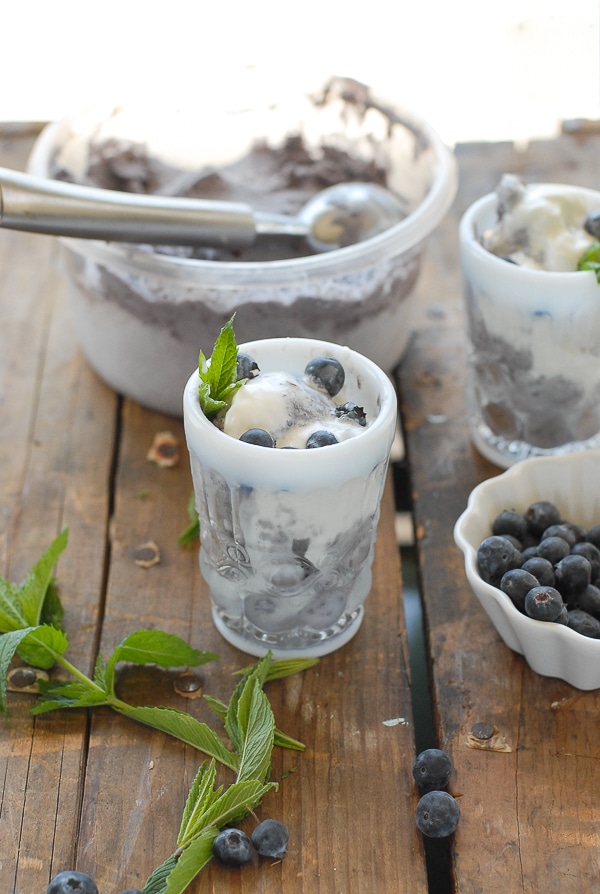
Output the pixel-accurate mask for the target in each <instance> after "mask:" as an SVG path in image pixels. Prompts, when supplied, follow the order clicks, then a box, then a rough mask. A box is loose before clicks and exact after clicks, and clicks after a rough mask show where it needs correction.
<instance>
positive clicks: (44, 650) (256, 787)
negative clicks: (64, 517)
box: [0, 529, 317, 894]
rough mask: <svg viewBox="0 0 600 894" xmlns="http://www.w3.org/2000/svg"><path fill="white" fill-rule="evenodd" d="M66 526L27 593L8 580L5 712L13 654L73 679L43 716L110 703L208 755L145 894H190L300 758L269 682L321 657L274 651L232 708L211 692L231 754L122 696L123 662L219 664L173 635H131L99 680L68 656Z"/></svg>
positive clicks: (194, 724) (0, 599) (101, 666)
mask: <svg viewBox="0 0 600 894" xmlns="http://www.w3.org/2000/svg"><path fill="white" fill-rule="evenodd" d="M67 539H68V531H67V530H66V529H65V530H64V531H63V532H62V533H61V534H59V536H58V537H57V538H56V539H55V540H54V541H53V542H52V543H51V544H50V546H49V547H48V549H47V550H46V551H45V553H44V554H43V555H42V557H41V558H40V559H39V560H38V562H37V563H36V564H35V565H34V566H33V568H32V569H31V571H30V573H29V574H28V575H27V577H26V579H25V581H24V583H23V584H21V585H20V586H17V585H16V584H13V583H10V582H9V581H7V580H5V579H4V578H2V577H0V633H1V634H3V635H2V636H0V712H1V713H4V714H6V713H7V711H8V706H7V695H6V694H7V673H8V669H9V665H10V664H11V662H12V660H13V658H14V656H15V655H16V654H17V655H19V656H20V657H21V658H22V659H23V660H24V661H27V662H28V663H30V664H32V665H33V666H35V667H39V668H44V669H50V668H52V667H53V666H54V665H55V664H56V665H58V666H60V667H61V668H62V669H63V670H65V671H67V672H68V673H69V675H70V679H67V680H64V679H53V680H50V681H48V682H43V681H40V682H39V683H38V686H39V689H40V693H41V695H40V697H39V699H38V701H37V702H36V703H35V704H34V705H33V707H32V709H31V711H32V713H33V714H35V715H39V714H44V713H46V712H48V711H53V710H57V709H61V708H93V707H97V706H101V705H102V706H107V707H110V708H112V709H113V710H114V711H116V712H117V713H119V714H122V715H124V716H126V717H129V718H130V719H131V720H134V721H137V722H139V723H142V724H145V725H147V726H150V727H152V728H154V729H158V730H161V731H162V732H164V733H167V734H169V735H172V736H174V737H175V738H177V739H179V740H181V741H182V742H185V743H186V744H188V745H191V746H192V747H194V748H196V749H197V750H198V751H201V752H203V753H204V754H206V755H207V756H208V757H209V758H210V760H209V761H204V762H203V763H202V764H201V765H200V768H199V770H198V773H197V775H196V778H195V780H194V782H193V784H192V787H191V789H190V792H189V794H188V798H187V801H186V805H185V808H184V811H183V816H182V820H181V824H180V830H179V834H178V836H177V840H176V847H175V850H174V851H173V853H172V854H171V856H170V857H168V858H167V859H166V860H165V861H164V863H162V864H161V865H160V866H159V867H157V869H155V870H154V872H153V873H152V874H151V876H150V877H149V878H148V880H147V882H146V884H145V886H144V888H143V894H183V892H184V891H185V890H186V889H187V887H188V885H189V884H190V882H191V881H192V880H193V879H194V878H195V877H196V876H197V875H198V873H199V872H200V871H201V870H202V869H203V868H204V866H206V864H207V863H208V862H209V861H210V860H211V858H212V844H213V841H214V839H215V837H216V835H217V834H218V832H219V830H220V829H222V828H223V827H224V826H226V825H229V824H231V823H236V822H239V821H240V820H241V819H243V818H244V816H246V815H247V814H248V813H249V812H250V811H251V810H253V809H254V808H255V807H256V806H258V804H259V803H260V801H261V800H262V798H263V796H264V795H265V794H267V793H268V792H269V791H271V790H272V789H277V788H278V784H277V783H276V782H271V781H270V779H269V777H270V773H271V756H272V751H273V748H274V747H275V746H276V745H279V746H281V747H284V748H292V749H295V750H298V751H301V750H303V749H304V745H303V744H302V743H301V742H298V741H297V740H296V739H293V738H291V737H290V736H287V735H286V734H285V733H282V732H281V731H280V730H278V729H277V727H276V725H275V718H274V716H273V711H272V709H271V705H270V703H269V700H268V698H267V696H266V695H265V693H264V691H263V687H264V685H265V683H267V682H269V681H272V680H277V679H280V678H282V677H287V676H289V675H290V674H293V673H298V672H300V671H302V670H305V669H306V668H308V667H311V666H312V665H314V664H316V663H317V659H312V658H308V659H285V660H280V661H275V660H273V658H272V655H271V654H270V653H269V654H267V655H266V656H265V657H264V658H261V659H260V660H259V661H258V662H257V663H256V664H254V665H252V666H251V667H248V668H245V669H243V670H241V671H240V672H239V673H240V674H242V677H241V679H240V681H239V682H238V683H237V685H236V686H235V688H234V691H233V694H232V696H231V698H230V700H229V703H228V704H225V703H224V702H222V701H220V700H219V699H216V698H213V697H212V696H208V695H205V696H204V698H205V700H206V703H207V705H208V706H209V707H210V708H211V709H212V710H213V711H214V713H215V714H216V715H217V717H218V718H219V719H220V720H221V721H222V723H223V726H224V727H225V732H226V734H227V737H228V740H229V742H230V743H231V746H232V747H231V749H230V748H228V747H227V745H226V744H225V743H224V742H223V740H222V739H221V737H220V736H219V735H218V734H217V733H216V732H215V731H214V730H212V729H211V728H210V727H209V726H208V724H206V723H202V722H200V721H198V720H196V719H195V718H194V717H192V716H190V715H189V714H186V713H183V712H181V711H177V710H176V709H172V708H164V707H155V706H147V707H145V706H137V705H130V704H128V703H127V702H124V701H123V700H122V699H120V698H118V696H117V695H116V692H115V686H116V682H117V673H118V667H117V666H118V665H119V664H120V663H122V662H127V663H129V664H138V665H142V664H154V665H157V666H159V667H162V668H170V667H180V666H197V665H199V664H203V663H205V662H206V661H211V660H212V659H214V658H216V657H218V656H216V655H215V654H213V653H211V652H203V651H200V650H198V649H193V648H192V647H191V646H189V645H188V644H187V643H186V642H184V641H183V640H181V639H180V638H179V637H178V636H176V635H174V634H169V633H164V632H162V631H159V630H137V631H135V632H134V633H131V634H130V635H129V636H127V637H126V638H125V639H124V640H123V642H122V643H120V644H119V645H118V646H117V647H116V649H115V650H114V651H113V653H112V655H110V657H109V658H108V659H107V660H104V658H103V657H102V656H101V655H100V656H98V658H97V660H96V664H95V667H94V672H93V677H92V678H90V677H88V676H86V675H85V674H84V673H82V672H81V671H80V670H78V668H76V667H75V666H74V665H73V664H72V663H71V662H70V661H69V660H68V659H67V658H65V652H66V650H67V648H68V639H67V635H66V633H65V632H64V630H62V628H61V627H60V623H61V621H62V614H63V613H62V606H61V604H60V600H59V598H58V594H57V591H56V589H55V586H54V578H53V576H52V571H53V568H54V565H55V564H56V561H57V560H58V557H59V556H60V554H61V553H62V551H63V550H64V549H65V547H66V545H67ZM217 763H220V764H222V765H223V766H224V767H226V768H227V769H229V770H231V771H233V772H234V773H235V781H234V782H232V783H231V784H230V785H229V786H224V785H217V781H216V764H217Z"/></svg>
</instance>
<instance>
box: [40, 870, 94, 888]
mask: <svg viewBox="0 0 600 894" xmlns="http://www.w3.org/2000/svg"><path fill="white" fill-rule="evenodd" d="M46 894H98V886H97V885H96V882H95V881H94V879H93V878H91V877H90V876H89V875H85V873H83V872H75V871H74V870H72V869H67V870H65V871H64V872H59V873H58V875H55V876H54V878H53V879H52V881H51V882H50V884H49V885H48V887H47V888H46Z"/></svg>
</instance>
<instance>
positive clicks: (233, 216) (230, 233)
mask: <svg viewBox="0 0 600 894" xmlns="http://www.w3.org/2000/svg"><path fill="white" fill-rule="evenodd" d="M0 227H4V228H8V229H12V230H23V231H25V232H30V233H46V234H49V235H54V236H73V237H76V238H78V239H103V240H107V241H120V242H143V243H148V244H162V245H203V246H214V247H218V248H223V247H228V248H245V247H247V246H249V245H252V243H253V242H254V240H255V238H256V235H257V233H259V232H260V233H271V234H279V235H299V236H302V235H305V234H306V229H305V228H302V227H301V226H299V224H298V222H297V221H296V222H295V221H294V219H293V218H286V217H284V216H282V215H276V214H272V215H271V214H264V213H258V212H254V211H253V210H252V208H250V207H249V206H248V205H244V204H242V203H234V202H217V201H212V200H208V199H187V198H174V197H167V196H155V195H138V194H137V193H125V192H117V191H116V190H109V189H97V188H95V187H88V186H79V185H76V184H73V183H66V182H64V181H60V180H50V179H45V178H42V177H32V176H30V175H29V174H22V173H21V172H19V171H13V170H9V169H7V168H0Z"/></svg>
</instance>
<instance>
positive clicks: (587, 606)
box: [575, 584, 600, 620]
mask: <svg viewBox="0 0 600 894" xmlns="http://www.w3.org/2000/svg"><path fill="white" fill-rule="evenodd" d="M575 601H576V608H581V609H583V611H585V612H587V613H588V614H589V615H593V616H594V617H595V618H598V620H600V588H598V587H595V586H594V584H589V586H587V587H586V588H585V590H582V592H581V593H578V594H577V599H576V600H575Z"/></svg>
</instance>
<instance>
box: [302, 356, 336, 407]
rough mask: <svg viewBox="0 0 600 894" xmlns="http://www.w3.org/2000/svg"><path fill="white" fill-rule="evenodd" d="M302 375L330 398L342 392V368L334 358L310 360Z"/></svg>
mask: <svg viewBox="0 0 600 894" xmlns="http://www.w3.org/2000/svg"><path fill="white" fill-rule="evenodd" d="M304 375H305V376H306V377H307V378H308V379H312V381H313V382H314V383H315V384H316V385H317V387H318V388H321V389H322V390H323V391H326V392H327V394H328V395H329V396H330V397H335V395H336V394H338V393H339V392H340V391H341V390H342V387H343V385H344V381H345V379H346V374H345V373H344V367H343V366H342V364H341V363H340V361H339V360H336V359H335V357H316V358H315V359H314V360H310V361H309V362H308V363H307V364H306V367H305V369H304Z"/></svg>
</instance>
